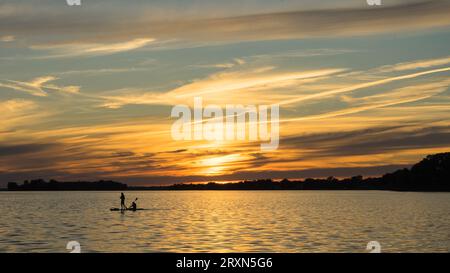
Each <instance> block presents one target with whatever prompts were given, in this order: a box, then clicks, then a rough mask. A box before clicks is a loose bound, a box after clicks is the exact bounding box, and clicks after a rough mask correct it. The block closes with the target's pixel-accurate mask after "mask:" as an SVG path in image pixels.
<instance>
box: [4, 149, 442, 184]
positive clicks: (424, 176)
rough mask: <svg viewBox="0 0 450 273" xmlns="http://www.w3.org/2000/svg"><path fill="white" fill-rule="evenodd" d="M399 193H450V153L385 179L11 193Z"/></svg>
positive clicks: (101, 182)
mask: <svg viewBox="0 0 450 273" xmlns="http://www.w3.org/2000/svg"><path fill="white" fill-rule="evenodd" d="M125 189H128V190H397V191H450V153H441V154H435V155H429V156H427V157H426V158H424V159H423V160H422V161H420V162H419V163H417V164H415V165H414V166H413V167H412V168H411V169H402V170H398V171H396V172H393V173H389V174H385V175H383V176H382V177H377V178H366V179H364V178H363V177H362V176H354V177H351V178H345V179H337V178H334V177H328V178H326V179H313V178H307V179H305V180H295V181H289V180H288V179H283V180H282V181H280V182H275V181H273V180H271V179H265V180H254V181H243V182H238V183H225V184H218V183H214V182H211V183H208V184H175V185H172V186H155V187H128V186H127V185H126V184H122V183H118V182H113V181H98V182H57V181H54V180H51V181H50V182H48V183H47V182H45V181H43V180H42V179H39V180H32V181H30V182H29V181H25V182H24V184H22V185H18V184H17V183H15V182H10V183H8V190H10V191H14V190H16V191H17V190H21V191H24V190H125Z"/></svg>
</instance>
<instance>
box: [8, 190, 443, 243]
mask: <svg viewBox="0 0 450 273" xmlns="http://www.w3.org/2000/svg"><path fill="white" fill-rule="evenodd" d="M126 196H127V198H128V200H132V199H134V198H135V197H138V198H139V202H138V204H139V206H140V207H143V208H147V209H148V210H144V211H137V212H125V213H120V212H111V211H109V208H110V207H118V206H119V204H118V203H119V193H117V192H58V193H55V192H0V198H1V200H2V204H3V206H2V207H1V208H0V213H1V215H2V221H1V222H0V234H2V236H0V252H29V251H35V252H66V251H67V250H66V249H65V245H66V243H67V242H68V241H72V240H75V241H78V242H80V243H81V247H82V251H83V252H364V250H365V247H366V244H367V243H368V242H369V241H379V242H380V243H381V245H382V249H383V251H384V252H448V251H449V245H450V242H449V230H450V198H449V197H450V194H449V193H399V192H378V191H361V192H357V191H340V192H337V191H334V192H332V191H183V192H168V191H158V192H156V191H155V192H126Z"/></svg>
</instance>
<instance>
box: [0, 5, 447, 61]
mask: <svg viewBox="0 0 450 273" xmlns="http://www.w3.org/2000/svg"><path fill="white" fill-rule="evenodd" d="M119 10H120V12H121V14H111V13H114V10H111V9H92V11H89V12H86V13H72V12H65V11H64V10H58V12H54V11H52V10H51V9H48V10H45V9H41V10H40V12H39V13H35V14H33V16H23V13H22V11H21V10H20V9H18V8H17V9H12V10H11V11H10V12H9V13H8V14H7V15H6V16H3V17H2V18H0V20H1V24H0V32H6V33H10V35H14V36H17V37H19V36H21V37H24V36H26V37H27V39H28V40H29V42H30V43H34V44H35V43H36V42H35V40H39V37H40V36H42V35H43V34H46V33H49V32H50V33H51V34H52V35H53V36H52V37H49V38H51V40H49V41H48V42H49V44H50V45H51V44H58V43H59V44H62V43H64V44H71V43H75V42H77V43H82V44H90V43H93V42H94V41H98V40H99V39H101V40H102V41H104V42H105V43H118V41H126V40H128V41H129V40H133V41H135V40H134V39H139V38H142V37H152V38H154V39H157V40H158V41H167V40H178V41H195V42H217V41H219V42H235V41H255V40H274V39H299V38H308V37H323V36H328V37H329V36H347V35H372V34H377V33H386V32H392V31H399V30H407V29H412V30H418V29H426V28H433V27H442V26H448V25H449V24H450V18H449V16H448V14H449V12H450V2H449V1H447V0H444V1H436V0H427V1H425V0H424V1H419V2H413V3H411V2H409V3H408V2H401V3H399V4H397V5H386V6H383V7H377V8H367V6H358V7H353V8H350V7H348V8H335V7H333V8H329V9H324V8H322V9H310V10H297V11H291V12H272V13H268V12H267V11H265V12H261V11H260V12H259V13H257V14H252V15H241V14H239V15H238V16H233V15H232V14H229V15H228V16H226V17H223V15H220V16H216V17H214V16H211V15H210V16H208V17H209V18H205V16H203V18H202V16H197V17H195V16H194V17H192V16H191V17H189V16H182V13H181V14H178V16H172V17H171V18H181V19H164V20H162V19H161V18H160V17H158V16H152V15H153V14H152V10H151V9H143V10H133V12H129V13H127V10H122V9H119ZM291 10H292V9H291ZM235 14H236V13H235ZM19 15H22V16H19ZM114 15H115V16H114ZM211 17H212V18H211ZM117 18H126V20H120V19H117ZM155 18H156V19H155ZM53 22H58V24H53ZM49 26H51V27H49ZM68 32H70V33H72V34H73V35H71V36H70V37H68V36H67V35H65V34H67V33H68ZM141 42H142V41H141ZM111 47H113V48H111ZM115 47H117V44H116V45H115V46H108V45H96V46H94V47H89V46H86V48H84V52H83V51H82V52H83V54H86V52H85V51H87V52H89V53H91V54H92V53H101V52H117V50H118V49H116V48H115ZM119 47H122V46H119ZM125 47H127V46H125ZM132 47H133V46H132Z"/></svg>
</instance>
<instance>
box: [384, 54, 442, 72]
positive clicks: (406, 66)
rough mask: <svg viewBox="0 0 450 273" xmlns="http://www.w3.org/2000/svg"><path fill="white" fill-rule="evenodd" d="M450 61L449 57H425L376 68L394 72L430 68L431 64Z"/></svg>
mask: <svg viewBox="0 0 450 273" xmlns="http://www.w3.org/2000/svg"><path fill="white" fill-rule="evenodd" d="M449 63H450V57H443V58H437V59H427V60H418V61H413V62H404V63H398V64H394V65H386V66H382V67H380V68H379V69H378V71H379V72H384V73H387V72H395V71H405V70H414V69H420V68H430V67H433V66H441V65H447V64H449Z"/></svg>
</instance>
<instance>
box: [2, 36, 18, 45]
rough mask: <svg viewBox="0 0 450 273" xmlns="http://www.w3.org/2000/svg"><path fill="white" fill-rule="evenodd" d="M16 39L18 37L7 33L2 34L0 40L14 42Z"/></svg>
mask: <svg viewBox="0 0 450 273" xmlns="http://www.w3.org/2000/svg"><path fill="white" fill-rule="evenodd" d="M15 40H16V37H14V36H12V35H7V36H0V42H5V43H8V42H14V41H15Z"/></svg>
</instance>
